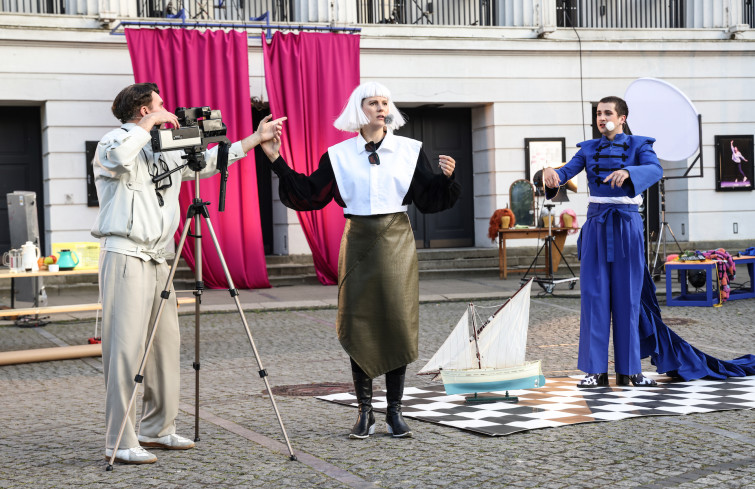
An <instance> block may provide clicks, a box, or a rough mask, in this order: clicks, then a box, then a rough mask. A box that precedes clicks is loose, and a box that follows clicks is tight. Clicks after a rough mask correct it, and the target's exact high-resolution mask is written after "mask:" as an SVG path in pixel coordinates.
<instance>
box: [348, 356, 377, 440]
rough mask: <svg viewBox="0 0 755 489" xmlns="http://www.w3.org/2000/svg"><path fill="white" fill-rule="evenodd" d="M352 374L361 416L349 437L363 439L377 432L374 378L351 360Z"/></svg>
mask: <svg viewBox="0 0 755 489" xmlns="http://www.w3.org/2000/svg"><path fill="white" fill-rule="evenodd" d="M351 375H352V377H353V378H354V392H355V393H356V396H357V402H358V403H359V417H358V418H357V422H356V423H354V427H353V428H352V429H351V433H350V434H349V438H354V439H363V438H367V437H368V436H370V435H372V434H373V433H375V415H374V414H373V412H372V379H371V378H369V377H368V376H367V374H366V373H364V371H363V370H362V369H361V368H360V367H359V365H357V364H356V363H355V362H354V360H353V359H352V360H351Z"/></svg>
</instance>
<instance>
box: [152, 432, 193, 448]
mask: <svg viewBox="0 0 755 489" xmlns="http://www.w3.org/2000/svg"><path fill="white" fill-rule="evenodd" d="M139 443H140V444H141V445H142V446H144V447H152V448H164V449H166V450H188V449H189V448H194V442H193V441H191V440H189V439H188V438H184V437H183V436H179V435H177V434H175V433H173V434H171V435H165V436H161V437H160V438H151V437H149V436H143V435H139Z"/></svg>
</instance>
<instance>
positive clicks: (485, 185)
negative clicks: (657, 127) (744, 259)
mask: <svg viewBox="0 0 755 489" xmlns="http://www.w3.org/2000/svg"><path fill="white" fill-rule="evenodd" d="M64 20H65V23H66V24H65V25H64V26H62V27H61V25H59V23H60V22H62V21H60V19H58V18H55V19H53V20H49V19H47V18H41V17H40V18H38V20H37V24H42V23H44V22H48V23H50V22H52V23H53V24H52V25H51V27H54V28H52V29H32V28H24V29H17V28H15V27H14V26H15V25H17V23H16V24H13V22H14V21H13V18H12V16H11V17H8V16H0V59H1V60H2V63H0V104H9V103H13V104H18V103H28V104H37V105H41V106H42V108H43V120H42V138H43V166H44V178H45V203H46V207H45V212H46V216H47V229H46V230H45V232H46V238H47V242H60V241H91V240H93V239H92V238H91V236H90V235H89V228H90V227H91V224H92V222H93V221H94V217H95V215H96V209H92V208H87V207H86V193H85V191H86V185H85V175H86V174H85V161H84V160H85V158H84V141H86V140H97V139H99V138H100V137H101V135H102V134H104V133H105V132H106V131H107V130H109V129H110V128H111V127H114V126H116V125H117V124H118V122H117V121H116V120H115V118H114V117H113V116H112V115H111V114H110V110H109V108H110V103H111V102H112V99H113V97H114V96H115V94H117V92H118V91H119V90H120V89H121V88H123V87H124V86H126V85H127V84H129V83H132V82H133V76H132V71H131V63H130V59H129V55H128V50H127V48H126V44H125V38H124V37H123V36H111V35H109V31H108V30H104V29H100V27H99V22H97V21H96V20H95V19H93V18H79V19H78V24H76V22H74V19H70V18H67V19H64ZM24 22H26V23H27V24H30V23H31V22H29V20H28V18H25V21H24ZM56 23H57V24H56ZM12 24H13V25H12ZM31 24H32V25H33V23H31ZM362 27H363V31H362V40H361V73H362V79H363V80H378V81H381V82H384V83H385V84H386V85H388V86H389V87H390V88H391V89H392V91H393V94H394V99H395V101H396V102H397V104H398V105H400V106H401V105H406V106H410V105H415V106H416V105H419V104H423V103H442V104H447V105H449V106H467V107H472V108H473V110H472V120H473V122H472V140H473V164H474V168H473V170H474V187H475V188H474V194H475V207H474V208H475V242H476V245H477V246H481V247H486V246H494V245H493V244H492V243H491V242H490V240H489V239H488V238H487V236H486V235H487V225H488V224H487V223H488V219H489V217H490V215H491V214H492V212H493V211H494V210H495V209H496V208H500V207H503V206H505V204H506V203H507V201H508V188H509V186H510V184H511V183H512V182H513V181H514V180H516V179H518V178H523V177H524V139H525V138H536V137H564V138H566V152H567V158H569V157H571V156H572V155H573V154H574V153H575V152H576V150H577V148H576V144H577V143H578V142H580V141H582V140H583V139H584V138H585V135H586V137H587V138H590V137H591V128H590V126H589V125H590V108H591V103H592V102H595V101H597V100H598V99H600V98H601V97H603V96H605V95H607V94H617V95H623V93H624V91H625V89H626V88H627V86H628V85H629V84H630V83H631V81H633V80H634V79H636V78H639V77H645V76H651V77H657V78H662V79H664V80H666V81H669V82H670V83H673V84H674V85H676V86H677V87H679V88H680V89H681V90H682V91H683V92H684V93H685V94H686V95H687V96H688V97H689V98H690V99H691V100H692V101H693V103H694V104H695V105H696V106H697V108H698V110H699V111H700V112H701V113H702V115H703V123H704V127H703V145H704V160H705V178H701V179H690V180H687V181H685V182H679V183H672V184H670V185H669V195H668V196H667V197H668V199H669V208H670V209H669V215H668V218H669V222H671V223H672V226H673V227H674V232H675V233H676V234H677V237H680V236H679V231H680V227H681V224H682V223H684V224H685V234H686V235H687V236H684V237H683V239H685V240H686V239H689V240H706V241H708V240H725V239H754V238H755V229H753V225H752V224H750V223H752V222H753V221H754V220H755V200H754V199H755V192H716V191H715V180H714V168H715V165H714V153H715V152H714V148H713V138H714V136H715V135H718V134H754V133H755V92H753V90H752V87H753V86H755V43H753V42H752V39H755V35H752V33H749V34H748V35H749V36H750V38H751V40H745V41H741V40H729V35H728V34H727V33H725V32H724V31H722V30H720V29H718V30H716V29H714V30H704V29H701V30H683V31H680V30H677V31H673V32H672V31H652V30H632V31H631V32H621V31H614V30H582V31H581V32H580V37H581V48H582V55H581V59H582V64H581V67H580V42H578V40H577V38H576V36H575V33H574V31H572V30H557V31H556V32H554V33H552V34H551V35H549V37H548V39H536V33H535V32H534V31H532V30H531V29H530V30H527V29H524V30H523V29H521V28H472V27H433V26H394V25H386V26H382V25H380V26H362ZM249 67H250V92H251V93H250V94H251V96H252V97H257V98H260V99H262V100H263V101H267V94H266V92H265V89H264V77H263V63H262V55H261V44H260V40H259V38H258V37H257V36H256V35H253V36H252V37H250V39H249ZM580 77H581V78H580ZM630 109H631V108H630ZM287 115H288V116H289V117H294V116H295V114H287ZM583 116H584V124H583ZM660 116H661V117H666V118H668V120H669V124H673V121H674V114H665V113H663V112H662V111H661V115H660ZM273 185H274V186H275V187H274V194H277V182H274V183H273ZM578 185H579V189H580V192H579V193H578V194H571V195H570V199H571V201H570V202H569V203H567V204H561V206H559V208H557V211H558V210H560V209H562V208H566V207H570V208H573V209H575V210H576V211H577V214H578V219H579V220H580V222H582V221H583V220H584V213H585V207H586V193H585V189H586V182H585V179H584V176H580V177H579V179H578ZM672 202H673V209H671V207H672V205H671V203H672ZM687 209H688V210H687ZM274 220H275V222H274V225H275V252H276V253H289V254H298V253H305V252H307V249H308V248H307V245H306V242H305V241H304V238H303V235H302V233H301V230H300V228H299V224H298V221H297V219H296V217H295V214H294V213H293V212H292V211H289V210H287V209H284V208H283V207H282V206H281V205H280V204H277V205H276V206H275V216H274ZM734 222H737V223H738V227H739V232H738V234H736V235H735V234H733V230H732V227H733V223H734ZM284 236H285V238H284ZM680 238H681V237H680ZM569 239H570V240H572V241H570V242H573V240H574V239H575V238H574V237H570V238H569ZM522 241H524V240H522ZM570 242H568V243H570ZM284 244H285V246H284ZM512 245H516V246H519V245H522V246H529V243H527V242H526V241H524V242H523V243H520V242H517V243H516V244H514V243H512Z"/></svg>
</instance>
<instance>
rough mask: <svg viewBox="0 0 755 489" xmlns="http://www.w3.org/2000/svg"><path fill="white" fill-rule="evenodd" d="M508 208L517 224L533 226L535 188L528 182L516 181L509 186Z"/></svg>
mask: <svg viewBox="0 0 755 489" xmlns="http://www.w3.org/2000/svg"><path fill="white" fill-rule="evenodd" d="M509 207H510V208H511V211H512V212H513V213H514V217H515V218H516V223H517V224H523V225H525V226H534V225H535V187H534V185H532V184H531V183H530V182H529V180H524V179H522V180H517V181H515V182H514V183H512V184H511V188H510V189H509Z"/></svg>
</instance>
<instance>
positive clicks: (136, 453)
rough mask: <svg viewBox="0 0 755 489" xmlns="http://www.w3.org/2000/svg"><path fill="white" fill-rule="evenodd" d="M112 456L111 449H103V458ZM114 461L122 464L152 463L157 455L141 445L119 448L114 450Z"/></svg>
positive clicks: (107, 458) (108, 458) (155, 460)
mask: <svg viewBox="0 0 755 489" xmlns="http://www.w3.org/2000/svg"><path fill="white" fill-rule="evenodd" d="M112 456H113V449H112V448H106V449H105V460H108V461H109V460H110V458H111V457H112ZM115 461H116V462H120V463H122V464H153V463H155V462H157V457H155V456H154V455H153V454H151V453H149V452H148V451H147V450H145V449H143V448H142V447H134V448H121V449H120V450H117V451H116V452H115Z"/></svg>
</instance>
